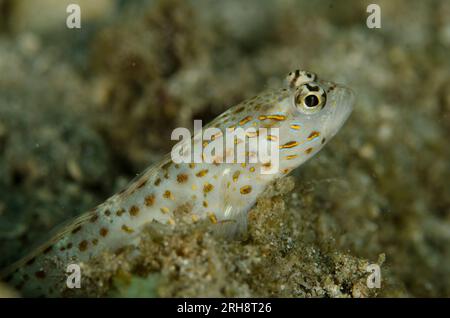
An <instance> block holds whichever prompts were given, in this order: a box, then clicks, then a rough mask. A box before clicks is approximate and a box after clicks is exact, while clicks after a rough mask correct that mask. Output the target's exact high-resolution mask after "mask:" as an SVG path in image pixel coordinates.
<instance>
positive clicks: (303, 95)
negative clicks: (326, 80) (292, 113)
mask: <svg viewBox="0 0 450 318" xmlns="http://www.w3.org/2000/svg"><path fill="white" fill-rule="evenodd" d="M326 101H327V96H326V93H325V91H324V89H323V88H322V87H320V86H319V85H317V84H315V83H307V84H304V85H301V86H300V87H299V88H298V90H297V92H296V96H295V105H296V106H297V108H298V109H299V110H300V111H302V112H304V113H306V114H313V113H316V112H317V111H319V110H320V109H322V108H323V107H324V106H325V104H326Z"/></svg>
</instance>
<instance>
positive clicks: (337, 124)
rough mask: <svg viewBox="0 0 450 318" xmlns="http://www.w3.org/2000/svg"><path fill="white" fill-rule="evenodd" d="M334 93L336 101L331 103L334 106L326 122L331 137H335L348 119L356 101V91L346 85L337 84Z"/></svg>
mask: <svg viewBox="0 0 450 318" xmlns="http://www.w3.org/2000/svg"><path fill="white" fill-rule="evenodd" d="M334 95H335V96H334V98H333V100H334V102H333V104H332V105H330V106H331V107H332V110H331V114H330V116H329V117H328V120H327V123H326V127H328V132H327V135H328V136H329V139H331V138H332V137H334V135H336V134H337V132H338V131H339V130H340V129H341V127H342V126H343V125H344V123H345V122H346V121H347V119H348V117H349V116H350V114H351V113H352V110H353V105H354V103H355V93H354V91H353V90H352V89H351V88H349V87H347V86H345V85H342V84H335V88H334Z"/></svg>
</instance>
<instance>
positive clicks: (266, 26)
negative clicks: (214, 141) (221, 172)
mask: <svg viewBox="0 0 450 318" xmlns="http://www.w3.org/2000/svg"><path fill="white" fill-rule="evenodd" d="M372 2H373V3H377V4H378V5H379V6H380V8H381V28H380V29H369V28H368V27H367V25H366V19H367V17H368V15H369V13H367V12H366V8H367V6H368V4H370V3H372ZM70 3H77V4H79V5H80V8H81V29H68V28H67V27H66V19H67V16H68V13H66V8H67V5H68V4H70ZM449 51H450V2H449V1H444V0H443V1H434V0H431V1H375V2H374V1H345V2H336V1H327V0H324V1H315V2H310V1H291V0H281V1H266V0H251V1H238V0H228V1H206V0H202V1H200V0H199V1H177V0H169V1H156V0H155V1H150V0H149V1H144V0H138V1H124V0H96V1H88V0H78V1H66V0H38V1H26V0H0V267H3V266H5V265H7V264H8V263H10V262H11V261H14V260H16V259H17V258H18V257H20V256H22V255H23V254H24V253H25V252H26V251H27V250H28V249H29V248H30V247H31V246H33V245H34V244H36V243H37V242H38V241H40V240H41V239H43V238H45V235H46V234H47V233H48V231H49V230H50V229H51V228H53V227H54V226H55V225H57V224H58V223H60V222H62V221H64V220H66V219H68V218H70V217H72V216H75V215H77V214H79V213H80V212H82V211H84V210H87V209H89V208H91V207H93V206H95V205H96V204H99V203H101V202H102V201H103V200H105V199H106V198H107V197H108V196H109V195H111V194H113V193H114V192H115V191H117V190H118V189H120V188H121V187H123V186H124V185H125V184H127V182H128V181H129V180H130V179H132V178H133V177H134V176H135V175H136V173H138V172H140V171H142V170H143V169H144V168H145V167H147V166H148V165H150V164H152V163H154V162H155V161H157V160H159V159H160V158H161V157H162V156H163V155H164V154H165V153H167V152H168V151H170V149H171V145H172V143H171V142H170V133H171V131H172V129H174V128H175V127H180V126H183V127H189V128H191V127H192V124H193V120H194V119H203V120H204V122H208V121H210V120H211V119H213V118H214V117H215V116H217V115H218V114H220V113H221V112H223V111H224V110H226V109H227V108H228V107H230V106H233V105H234V104H236V103H238V102H240V101H242V100H243V99H245V98H248V97H251V96H253V95H255V94H256V93H258V92H260V91H261V90H263V89H265V88H267V87H273V86H278V85H280V84H281V83H282V80H283V78H284V76H285V75H286V74H287V73H288V72H290V71H291V70H294V69H297V68H300V69H306V70H310V71H313V72H316V73H318V74H319V76H320V77H321V78H324V79H329V80H333V81H336V82H341V83H345V84H346V85H348V86H350V87H352V88H353V89H354V91H355V92H356V93H357V102H356V106H355V109H354V112H353V114H352V116H351V117H350V119H349V121H348V122H347V124H346V125H345V126H344V128H343V129H342V131H341V132H340V133H339V134H338V135H337V137H336V138H335V139H334V140H333V142H331V143H330V144H329V146H327V147H326V148H325V149H324V150H323V151H322V152H321V153H320V154H319V155H318V156H317V157H316V158H315V159H314V160H312V161H311V162H308V163H307V164H305V165H304V166H302V167H301V168H300V169H297V171H295V173H294V175H293V180H294V182H295V186H294V187H291V188H290V189H289V191H286V193H284V196H283V197H282V203H283V208H282V210H283V213H284V214H283V213H281V212H280V213H281V214H280V215H285V218H286V219H285V220H286V221H285V223H286V224H287V225H286V224H285V225H284V227H283V226H281V227H280V228H276V230H274V229H270V228H267V227H264V225H261V226H262V228H261V230H262V231H263V233H265V234H267V235H265V236H264V238H266V237H269V236H270V237H271V240H272V241H271V242H268V241H265V240H264V239H262V238H261V239H260V240H259V239H257V238H256V236H254V237H253V239H251V240H250V241H249V242H247V243H246V244H245V246H244V247H243V246H242V244H241V243H239V244H241V245H234V247H235V248H233V249H229V248H224V247H223V246H224V245H223V244H228V243H222V242H215V243H214V244H212V243H211V245H210V247H208V248H211V249H214V251H212V250H208V249H207V251H206V253H213V254H211V255H214V257H216V258H215V259H216V261H215V263H214V264H215V265H214V266H216V267H217V269H218V270H217V273H216V274H217V275H223V278H222V279H221V280H218V281H217V282H216V283H217V284H216V285H217V286H216V285H214V284H211V283H210V281H208V280H206V279H203V278H204V277H203V276H202V277H203V278H202V277H201V278H200V279H199V277H197V276H195V278H196V279H195V284H194V283H192V281H190V280H192V279H193V278H192V277H186V276H183V275H182V274H180V273H178V274H177V275H172V274H173V273H171V274H170V275H169V274H167V273H162V274H161V275H163V276H164V275H166V276H165V283H164V284H166V285H165V286H171V287H172V288H169V289H168V288H166V289H164V288H163V289H161V288H159V289H158V290H159V292H157V293H156V295H157V296H201V295H212V296H230V295H237V296H287V297H308V296H320V297H351V296H354V297H358V296H425V297H436V296H444V297H449V296H450V186H449V182H450V166H449V162H450V147H449V138H450V78H449V71H450V59H449ZM271 209H272V210H270V209H269V210H270V211H266V212H265V213H269V214H268V215H270V213H272V212H273V213H276V212H277V209H281V208H280V207H278V208H277V207H275V208H273V207H272V208H271ZM264 231H269V232H264ZM286 232H288V234H286ZM269 234H270V235H269ZM287 238H289V240H288V241H289V242H288V243H286V242H287ZM211 240H212V239H211ZM269 243H270V244H272V245H271V246H272V247H270V248H272V250H271V253H272V254H271V257H269V258H264V261H263V262H262V263H261V262H260V263H258V264H257V265H255V264H256V263H255V259H258V257H261V255H262V254H264V253H263V250H264V248H265V246H266V245H270V244H269ZM218 246H221V247H220V248H219V247H218ZM263 247H264V248H263ZM244 250H245V252H243V251H244ZM217 251H219V252H217ZM214 253H215V254H214ZM305 255H307V256H305ZM174 261H176V260H174ZM236 262H242V264H236ZM364 262H378V263H379V264H381V268H382V271H383V285H382V288H381V289H379V290H376V291H373V290H367V289H364V288H363V287H361V286H362V285H364V282H365V276H364V270H363V269H361V268H362V267H361V266H362V265H361V264H366V263H364ZM231 263H232V264H233V266H235V267H233V266H230V264H231ZM360 265H361V266H360ZM196 266H202V265H201V264H200V265H199V264H197V265H196ZM358 266H359V267H358ZM244 268H245V270H244ZM219 269H220V270H219ZM239 271H240V272H239ZM236 272H239V274H236ZM274 273H275V274H274ZM356 274H357V275H359V276H355V275H356ZM230 280H233V281H232V284H231V285H230ZM188 282H191V283H192V284H193V286H194V287H195V288H194V287H193V288H191V289H188V288H187V287H182V286H185V285H186V284H187V283H188ZM263 282H264V284H263ZM161 284H162V283H161ZM221 284H222V285H221ZM173 286H176V288H175V287H173ZM221 286H222V287H221ZM223 286H233V288H234V289H233V291H229V289H226V288H224V287H223ZM159 287H161V286H159ZM0 289H1V287H0ZM118 289H120V287H119V288H118ZM137 294H138V295H143V296H147V295H148V294H147V293H146V292H145V288H144V291H143V292H141V293H140V294H139V292H138V293H137ZM119 295H122V296H123V295H124V293H122V294H120V293H119ZM152 295H153V294H152Z"/></svg>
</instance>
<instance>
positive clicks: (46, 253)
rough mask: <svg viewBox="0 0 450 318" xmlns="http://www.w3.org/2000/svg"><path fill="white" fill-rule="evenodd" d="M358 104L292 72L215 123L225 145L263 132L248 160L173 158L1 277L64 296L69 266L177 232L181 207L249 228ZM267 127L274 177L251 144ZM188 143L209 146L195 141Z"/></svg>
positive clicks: (342, 90) (338, 89)
mask: <svg viewBox="0 0 450 318" xmlns="http://www.w3.org/2000/svg"><path fill="white" fill-rule="evenodd" d="M353 101H354V97H353V93H352V91H351V90H350V89H348V88H346V87H344V86H342V85H338V84H334V83H331V82H326V81H321V80H319V79H318V78H317V76H316V75H315V74H313V73H309V72H306V71H298V70H297V71H294V72H291V73H289V75H288V77H287V81H286V85H285V87H282V88H279V89H274V90H269V91H266V92H264V93H261V94H259V95H257V96H255V97H253V98H250V99H248V100H246V101H244V102H242V103H240V104H238V105H236V106H234V107H231V108H230V109H228V110H227V111H226V112H225V113H223V114H222V115H220V116H219V117H217V118H216V119H215V120H214V121H213V122H212V123H210V124H209V125H208V128H211V127H214V128H217V129H218V130H219V131H220V132H222V133H219V134H217V135H216V136H215V138H213V139H214V141H215V142H223V141H224V140H223V139H224V138H225V137H226V132H227V131H229V130H234V129H237V128H242V129H244V130H246V131H247V130H249V131H250V132H252V131H253V130H252V129H254V130H256V133H253V134H256V135H253V136H249V135H248V134H247V137H248V138H246V139H243V140H238V141H235V142H234V143H233V144H235V145H237V144H239V143H243V144H245V145H246V146H248V147H247V148H246V151H245V157H246V162H240V163H237V162H231V163H227V162H226V160H225V159H226V158H225V157H226V156H231V155H233V156H234V151H235V149H228V148H227V147H226V146H225V147H224V150H225V151H224V152H223V153H224V154H223V155H222V156H221V157H219V158H216V159H215V160H213V162H212V163H206V162H180V163H175V162H174V161H173V160H172V157H171V156H166V157H164V159H163V160H162V161H161V162H159V163H158V164H155V165H154V166H152V167H150V168H149V169H147V170H146V171H145V172H144V173H143V174H142V175H141V176H140V177H139V178H137V179H136V180H135V181H133V182H132V183H131V184H130V185H129V186H128V187H127V188H126V189H125V190H123V191H121V192H119V193H118V194H115V195H114V196H112V197H111V198H109V199H108V200H106V201H105V202H104V203H103V204H101V205H99V206H98V207H96V208H94V209H92V210H90V211H88V212H86V213H84V214H82V215H81V216H80V217H78V218H75V219H74V220H72V221H70V222H68V223H67V224H65V225H63V226H62V227H61V228H60V230H58V231H57V232H56V234H55V235H53V236H52V238H51V239H50V240H48V241H47V242H46V243H45V244H43V245H41V246H40V247H38V248H37V249H36V250H34V251H33V252H32V253H31V254H29V255H28V256H26V257H25V258H23V259H22V260H20V261H19V262H17V263H15V264H13V265H11V266H10V267H8V268H7V269H6V270H5V271H3V273H2V275H1V276H2V278H3V279H5V280H6V281H8V282H9V283H10V284H11V285H12V286H15V287H16V288H17V289H19V290H21V292H22V294H24V295H26V296H59V295H61V294H62V292H63V291H64V290H65V289H66V278H67V274H66V268H67V266H68V265H69V264H80V263H82V262H88V261H89V260H91V259H92V258H94V257H96V256H98V255H100V254H101V253H103V252H106V251H110V252H114V251H116V250H117V249H120V248H123V247H125V246H128V245H137V244H138V243H139V239H140V235H139V234H140V233H141V231H142V229H143V228H145V226H146V225H148V224H149V223H152V222H156V223H160V224H167V226H173V227H176V226H177V222H178V217H177V209H179V208H180V207H182V206H188V207H189V209H188V211H190V212H188V213H187V214H186V215H183V218H184V219H185V220H187V221H188V222H193V223H195V222H198V221H199V220H203V219H206V220H208V221H209V222H210V223H211V226H216V227H218V228H219V227H220V226H221V225H222V224H225V223H226V224H234V225H233V226H231V227H230V229H231V230H227V231H231V232H233V233H234V232H236V231H240V230H241V229H245V225H246V217H247V212H248V211H249V209H250V208H251V207H252V205H253V204H254V203H255V201H256V199H257V197H258V195H260V194H261V193H262V192H263V191H264V189H265V188H266V187H267V186H268V184H270V183H271V182H273V181H274V180H275V179H277V178H280V177H283V176H285V175H286V174H288V173H289V172H291V171H292V170H293V169H295V168H296V167H298V166H300V165H301V164H302V163H304V162H305V161H307V160H308V159H309V158H311V157H313V156H314V155H315V154H316V153H317V152H318V151H320V149H322V148H323V147H324V146H325V144H326V143H328V142H329V141H330V140H331V138H332V137H333V136H334V135H335V134H336V133H337V132H338V131H339V129H340V128H341V126H342V125H343V124H344V122H345V121H346V119H347V118H348V116H349V115H350V113H351V110H352V105H353ZM249 128H252V129H249ZM261 128H264V129H267V130H268V131H269V134H266V135H264V137H263V138H264V139H265V140H267V141H268V142H269V143H270V142H274V143H276V146H277V149H278V162H277V167H276V169H275V172H273V173H264V171H267V170H270V169H272V168H273V167H272V165H273V162H271V161H270V160H269V161H267V160H266V161H261V160H260V161H257V162H254V161H253V162H252V163H251V162H250V160H249V159H250V157H252V156H253V157H255V156H256V157H258V149H257V148H255V149H252V147H251V146H250V144H251V142H250V141H249V140H250V138H255V137H260V136H258V131H259V130H260V129H261ZM271 131H277V133H276V134H273V135H272V134H270V132H271ZM209 142H211V140H210V141H209ZM184 143H185V144H186V141H184ZM189 143H190V144H191V145H192V146H194V147H195V146H199V145H200V143H201V145H202V146H205V141H204V140H202V139H201V138H200V139H197V138H196V137H195V136H194V138H193V139H192V140H189ZM207 143H208V142H207ZM180 144H181V143H180Z"/></svg>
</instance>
